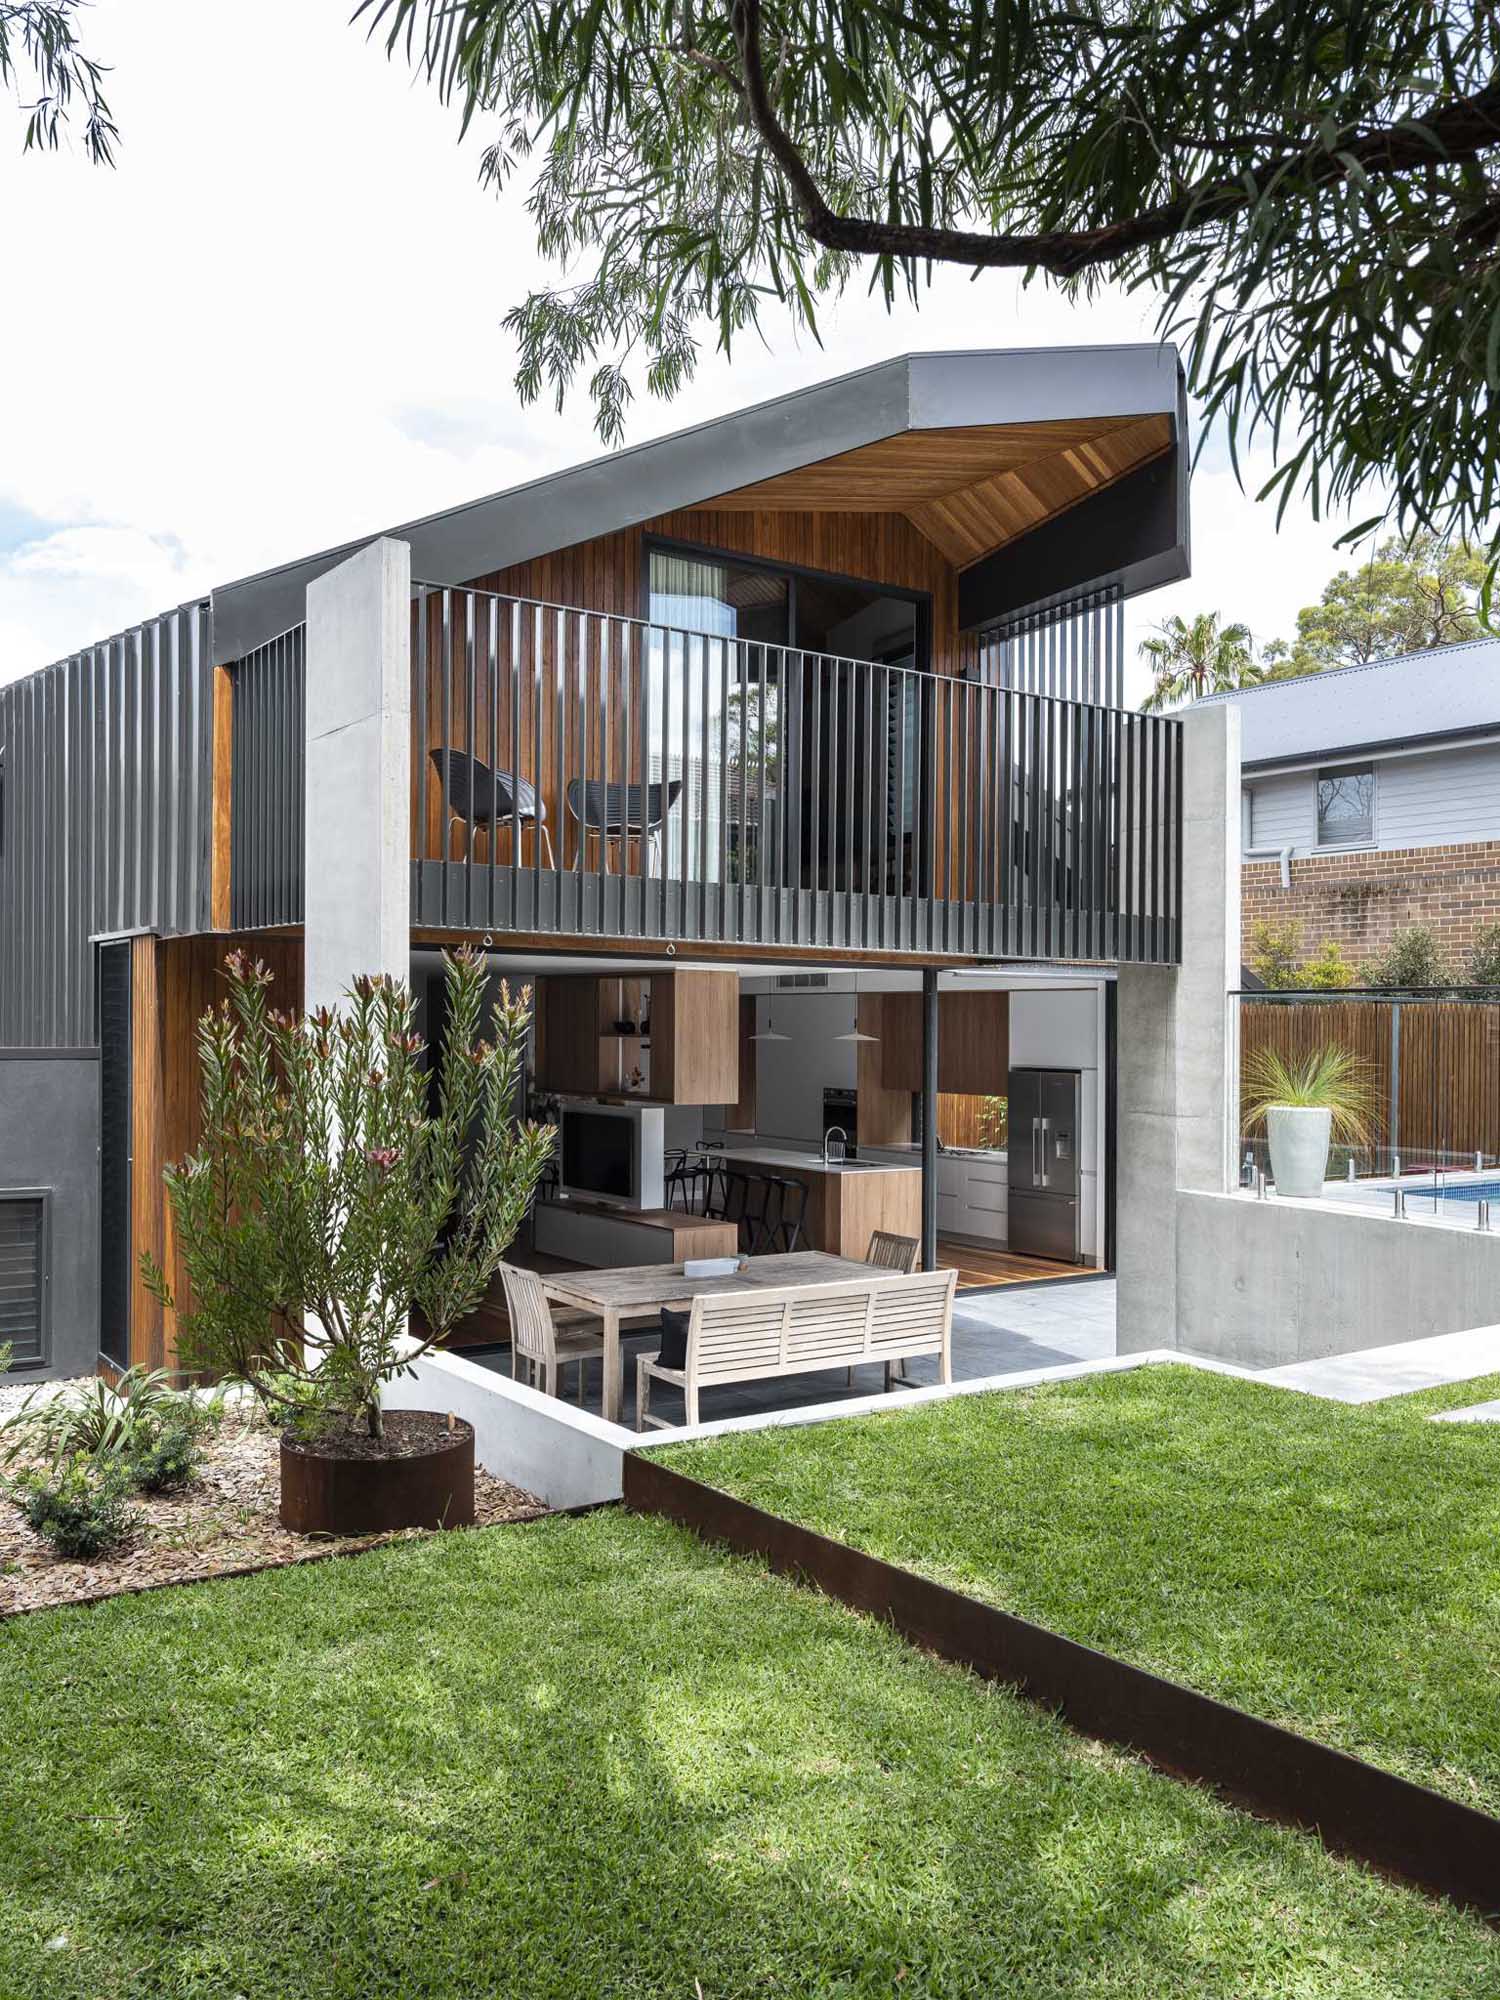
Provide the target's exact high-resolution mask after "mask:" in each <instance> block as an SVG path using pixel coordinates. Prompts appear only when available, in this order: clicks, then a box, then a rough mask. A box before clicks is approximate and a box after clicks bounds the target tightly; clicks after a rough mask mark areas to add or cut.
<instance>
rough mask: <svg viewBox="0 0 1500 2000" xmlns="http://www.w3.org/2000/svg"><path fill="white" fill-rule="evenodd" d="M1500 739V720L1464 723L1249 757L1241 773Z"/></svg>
mask: <svg viewBox="0 0 1500 2000" xmlns="http://www.w3.org/2000/svg"><path fill="white" fill-rule="evenodd" d="M1496 737H1500V717H1497V718H1496V719H1495V721H1493V722H1461V723H1456V724H1455V725H1454V727H1453V728H1451V729H1428V730H1424V731H1423V733H1422V734H1421V735H1419V736H1371V737H1369V738H1368V739H1367V740H1366V741H1364V742H1362V743H1342V742H1341V743H1325V744H1322V745H1321V746H1317V747H1314V748H1311V749H1307V750H1283V751H1282V752H1281V753H1280V754H1279V755H1278V756H1275V757H1247V758H1245V759H1244V760H1243V762H1242V763H1241V765H1240V769H1241V770H1242V771H1244V772H1247V773H1248V774H1250V775H1251V776H1253V777H1265V776H1266V775H1267V773H1268V772H1271V771H1285V770H1293V771H1296V770H1310V769H1311V768H1312V767H1313V765H1315V764H1323V763H1327V762H1328V761H1329V760H1330V759H1334V760H1342V759H1344V758H1347V757H1366V756H1372V755H1373V754H1374V753H1375V752H1376V751H1377V750H1384V751H1387V752H1388V751H1389V750H1390V748H1391V745H1392V744H1397V745H1399V746H1400V747H1399V749H1398V751H1397V752H1396V754H1397V755H1399V754H1400V750H1414V751H1415V750H1421V751H1427V750H1430V749H1431V748H1432V747H1433V745H1434V744H1437V743H1465V742H1477V741H1479V740H1480V739H1484V738H1488V739H1490V740H1491V741H1493V740H1494V739H1495V738H1496Z"/></svg>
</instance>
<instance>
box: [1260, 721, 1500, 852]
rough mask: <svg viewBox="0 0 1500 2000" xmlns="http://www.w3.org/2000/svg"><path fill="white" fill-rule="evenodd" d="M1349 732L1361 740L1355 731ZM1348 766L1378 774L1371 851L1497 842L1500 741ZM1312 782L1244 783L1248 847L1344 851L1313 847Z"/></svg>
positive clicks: (1305, 778)
mask: <svg viewBox="0 0 1500 2000" xmlns="http://www.w3.org/2000/svg"><path fill="white" fill-rule="evenodd" d="M1351 730H1352V733H1354V734H1358V729H1357V725H1351ZM1330 761H1332V762H1335V763H1336V762H1338V761H1339V760H1338V759H1337V758H1334V759H1331V760H1330ZM1350 761H1352V762H1353V763H1355V764H1363V763H1369V764H1370V765H1371V768H1372V769H1373V771H1374V773H1375V838H1374V840H1373V841H1372V842H1371V846H1372V847H1374V848H1376V849H1381V848H1392V847H1398V848H1399V847H1446V846H1455V845H1462V844H1463V843H1464V842H1466V841H1471V840H1473V841H1479V840H1500V743H1481V744H1471V745H1461V746H1459V745H1455V746H1450V747H1448V748H1446V749H1442V750H1432V751H1423V752H1420V753H1415V754H1412V755H1408V756H1404V757H1388V756H1377V757H1375V758H1373V759H1370V758H1362V757H1355V758H1353V759H1352V760H1350ZM1317 784H1318V775H1317V772H1316V770H1314V769H1312V768H1308V769H1306V770H1299V771H1268V772H1266V773H1265V774H1264V775H1263V776H1256V777H1251V778H1247V779H1246V781H1245V790H1246V792H1247V793H1248V794H1249V797H1250V802H1251V804H1250V814H1249V820H1250V826H1249V837H1250V841H1251V844H1252V845H1253V846H1254V847H1255V848H1257V849H1261V848H1267V847H1290V848H1291V849H1292V851H1293V858H1294V859H1297V858H1300V857H1302V856H1303V855H1308V854H1317V853H1319V852H1322V853H1325V854H1326V853H1330V852H1333V853H1338V852H1348V850H1347V849H1342V850H1341V849H1336V848H1335V849H1329V848H1323V849H1320V848H1319V847H1318V808H1317Z"/></svg>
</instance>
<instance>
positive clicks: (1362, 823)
mask: <svg viewBox="0 0 1500 2000" xmlns="http://www.w3.org/2000/svg"><path fill="white" fill-rule="evenodd" d="M1340 778H1368V780H1369V783H1370V809H1369V812H1368V813H1367V814H1366V815H1364V817H1363V818H1362V819H1356V820H1351V821H1350V822H1349V824H1351V825H1353V826H1356V827H1363V829H1364V831H1363V832H1357V833H1328V832H1326V831H1325V827H1324V819H1323V787H1324V785H1325V784H1328V783H1331V782H1332V781H1333V780H1335V779H1340ZM1375 801H1376V777H1375V766H1374V764H1372V763H1371V764H1320V765H1319V766H1318V768H1317V770H1316V772H1315V773H1314V775H1313V844H1314V846H1315V847H1317V848H1318V849H1319V850H1322V849H1324V848H1340V847H1373V846H1374V845H1375Z"/></svg>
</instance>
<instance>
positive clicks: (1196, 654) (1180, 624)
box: [1141, 611, 1265, 710]
mask: <svg viewBox="0 0 1500 2000" xmlns="http://www.w3.org/2000/svg"><path fill="white" fill-rule="evenodd" d="M1141 653H1142V655H1143V656H1144V658H1146V659H1148V660H1149V661H1150V662H1151V671H1152V674H1153V676H1154V681H1153V685H1152V688H1151V692H1150V694H1148V695H1147V697H1146V699H1145V700H1144V701H1143V702H1142V703H1141V707H1142V708H1143V709H1146V710H1151V709H1161V708H1172V707H1175V705H1176V704H1177V703H1178V702H1180V701H1197V700H1199V699H1200V697H1201V696H1203V695H1206V694H1230V693H1232V692H1233V691H1234V689H1235V688H1242V687H1254V685H1255V683H1256V682H1257V681H1261V680H1264V679H1265V669H1264V668H1263V667H1259V666H1257V665H1256V662H1255V651H1254V646H1253V644H1252V641H1251V638H1250V628H1249V626H1248V625H1226V626H1225V627H1224V628H1223V630H1222V631H1221V630H1220V629H1219V614H1218V612H1217V611H1200V612H1199V613H1198V615H1197V617H1196V618H1194V619H1193V621H1192V623H1191V624H1189V623H1188V621H1187V620H1186V619H1185V618H1178V617H1175V616H1174V617H1171V618H1168V619H1167V620H1166V622H1165V623H1164V624H1162V625H1159V626H1158V627H1157V629H1156V631H1155V632H1154V633H1153V634H1152V635H1151V637H1150V638H1149V639H1143V640H1142V641H1141Z"/></svg>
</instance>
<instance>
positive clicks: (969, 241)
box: [731, 0, 1500, 278]
mask: <svg viewBox="0 0 1500 2000" xmlns="http://www.w3.org/2000/svg"><path fill="white" fill-rule="evenodd" d="M760 19H761V7H760V0H733V5H732V9H731V21H732V25H733V29H734V37H735V43H736V46H737V47H738V49H739V52H740V62H741V65H742V67H743V69H744V78H745V102H746V105H747V106H748V109H749V113H750V118H751V122H752V123H753V125H754V126H755V129H756V131H757V132H758V133H759V134H760V137H761V140H762V143H763V144H764V145H765V148H766V151H767V152H768V153H769V154H770V155H771V158H772V159H773V160H774V161H775V162H776V165H777V167H778V168H779V169H780V171H781V173H782V175H783V176H784V178H785V180H786V183H787V186H788V187H789V188H790V190H791V192H792V195H793V198H794V199H795V201H796V203H797V206H798V209H799V210H800V212H801V216H802V221H803V225H804V227H805V228H806V230H807V233H808V235H809V236H811V237H812V239H813V241H814V242H815V243H820V244H822V245H823V247H824V248H825V249H828V250H836V251H841V252H843V253H845V254H848V255H853V256H867V257H895V258H899V259H902V260H913V259H914V260H916V261H918V262H931V261H936V262H940V263H946V264H959V265H963V266H966V267H968V268H970V269H973V270H994V269H1000V268H1008V269H1027V270H1030V269H1041V270H1044V271H1047V272H1050V273H1051V274H1052V275H1053V276H1054V277H1060V278H1072V277H1076V276H1078V274H1079V273H1080V272H1081V271H1084V270H1086V269H1088V268H1089V267H1090V266H1091V265H1096V264H1106V263H1114V262H1118V261H1119V260H1120V259H1122V258H1125V257H1128V256H1130V255H1132V254H1133V253H1135V252H1137V251H1140V250H1143V249H1146V248H1149V247H1150V246H1151V245H1153V244H1157V243H1161V242H1164V241H1166V240H1167V239H1169V238H1171V237H1175V236H1179V235H1181V234H1183V233H1184V232H1185V231H1191V230H1199V229H1207V228H1210V227H1212V226H1213V225H1215V224H1217V223H1220V222H1222V221H1224V220H1225V219H1226V218H1227V217H1229V216H1231V215H1234V214H1237V213H1239V212H1240V211H1242V210H1244V209H1245V208H1248V207H1249V206H1251V205H1252V204H1253V203H1254V202H1255V201H1257V200H1258V199H1259V198H1260V195H1261V193H1262V192H1263V191H1264V190H1265V189H1267V188H1268V187H1271V186H1273V185H1275V184H1277V183H1284V182H1286V181H1288V180H1296V181H1299V182H1301V183H1302V184H1303V185H1304V186H1305V187H1306V188H1307V189H1308V191H1309V192H1310V191H1311V190H1312V189H1315V188H1318V187H1323V186H1327V185H1328V184H1330V183H1331V182H1335V181H1341V180H1346V179H1349V178H1351V177H1355V176H1366V177H1369V176H1372V175H1379V174H1396V173H1409V172H1411V171H1412V170H1413V169H1415V168H1418V167H1423V166H1430V165H1432V164H1434V163H1435V162H1437V161H1440V160H1441V161H1447V162H1455V161H1465V160H1472V159H1476V158H1478V157H1479V155H1480V154H1481V153H1482V152H1484V151H1486V150H1488V149H1490V148H1492V147H1494V146H1495V145H1496V144H1497V143H1500V79H1496V78H1492V79H1491V80H1490V82H1489V83H1488V84H1487V85H1486V86H1485V87H1484V89H1483V90H1481V91H1479V92H1477V93H1475V94H1474V95H1473V96H1472V97H1468V98H1464V99H1460V100H1458V101H1457V102H1439V103H1435V104H1433V105H1431V106H1429V108H1428V110H1427V112H1426V113H1425V115H1424V116H1422V117H1420V118H1417V119H1411V120H1402V121H1401V122H1400V123H1398V124H1394V125H1388V126H1384V127H1380V128H1377V129H1376V130H1373V131H1368V132H1362V133H1358V134H1351V135H1348V137H1347V142H1346V143H1344V144H1342V145H1340V146H1339V147H1337V148H1336V149H1335V148H1333V147H1331V146H1303V147H1300V148H1298V149H1296V150H1294V151H1289V152H1282V153H1279V154H1276V153H1271V154H1267V155H1265V156H1264V157H1262V158H1261V159H1259V160H1256V161H1252V162H1251V163H1249V164H1248V165H1247V166H1246V168H1245V170H1244V173H1243V175H1242V176H1241V177H1240V178H1238V179H1235V180H1226V179H1224V178H1222V177H1216V178H1214V179H1211V180H1200V181H1198V182H1196V183H1195V184H1194V185H1193V186H1192V187H1191V188H1189V189H1188V190H1187V191H1186V192H1185V193H1184V194H1181V195H1179V196H1177V197H1176V198H1175V199H1174V200H1172V201H1169V202H1164V203H1161V204H1160V205H1158V206H1156V207H1154V208H1149V209H1146V210H1143V211H1142V212H1141V213H1140V214H1139V215H1135V216H1132V217H1130V218H1129V219H1128V220H1126V221H1123V222H1117V223H1111V224H1108V225H1106V226H1105V227H1103V228H1100V229H1091V230H1048V231H1045V232H1043V233H1040V234H1035V235H1007V234H1003V233H989V232H985V231H980V230H966V229H943V228H936V227H930V226H923V225H920V224H912V223H897V222H880V221H876V220H875V219H874V218H872V217H862V216H850V215H840V214H838V213H836V212H835V211H834V210H833V209H832V208H831V207H830V206H829V204H828V202H827V201H826V200H825V199H824V196H823V192H822V190H821V188H820V187H819V186H818V183H817V180H816V179H815V177H814V175H813V173H812V171H811V169H810V168H809V166H808V164H807V162H806V160H805V159H804V158H803V156H802V153H801V152H800V151H799V149H798V147H797V145H796V143H795V141H794V140H793V139H792V137H791V135H790V134H789V133H788V132H787V130H786V128H785V126H784V125H783V124H782V123H781V121H780V119H779V118H778V117H777V115H776V112H775V109H774V107H773V105H772V102H771V96H770V92H769V89H768V87H767V83H766V76H765V69H764V65H763V62H762V57H761V47H760Z"/></svg>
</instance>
